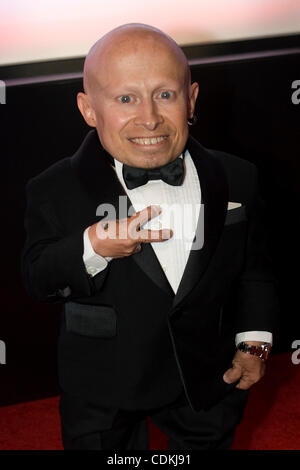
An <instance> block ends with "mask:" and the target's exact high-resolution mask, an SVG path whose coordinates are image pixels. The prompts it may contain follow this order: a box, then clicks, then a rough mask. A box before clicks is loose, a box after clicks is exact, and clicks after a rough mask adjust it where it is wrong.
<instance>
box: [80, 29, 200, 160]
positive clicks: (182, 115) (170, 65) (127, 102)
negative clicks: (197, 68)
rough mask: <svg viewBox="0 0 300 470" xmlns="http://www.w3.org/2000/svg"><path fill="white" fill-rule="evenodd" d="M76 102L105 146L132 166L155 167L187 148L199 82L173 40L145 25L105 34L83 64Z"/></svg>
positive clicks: (109, 151)
mask: <svg viewBox="0 0 300 470" xmlns="http://www.w3.org/2000/svg"><path fill="white" fill-rule="evenodd" d="M84 90H85V93H82V92H80V93H78V95H77V104H78V107H79V110H80V112H81V114H82V115H83V117H84V119H85V121H86V123H87V124H88V125H89V126H91V127H95V128H96V130H97V133H98V136H99V140H100V142H101V145H102V146H103V148H105V150H107V152H108V153H110V155H112V156H113V157H114V158H115V159H117V160H119V161H121V162H123V163H126V164H128V165H130V166H137V167H142V168H155V167H158V166H163V165H165V164H167V163H168V162H170V161H172V160H174V159H175V158H176V157H177V156H178V155H180V153H182V152H183V149H184V147H185V144H186V141H187V138H188V132H189V131H188V119H189V118H190V117H192V116H193V113H194V108H195V103H196V99H197V95H198V84H197V83H193V84H191V83H190V73H189V66H188V62H187V59H186V57H185V56H184V54H183V52H182V50H181V49H180V47H179V46H178V45H177V44H176V42H175V41H173V39H171V38H170V37H169V36H167V35H166V34H164V33H163V32H162V31H159V30H158V29H156V28H153V27H151V26H147V25H141V24H128V25H124V26H120V27H118V28H116V29H114V30H113V31H110V32H109V33H108V34H106V35H105V36H103V37H102V38H101V39H100V40H99V41H97V42H96V44H94V46H93V47H92V48H91V50H90V51H89V53H88V55H87V58H86V61H85V64H84Z"/></svg>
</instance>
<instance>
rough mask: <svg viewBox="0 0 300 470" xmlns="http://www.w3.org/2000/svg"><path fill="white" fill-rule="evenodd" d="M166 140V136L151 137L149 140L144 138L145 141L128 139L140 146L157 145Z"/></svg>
mask: <svg viewBox="0 0 300 470" xmlns="http://www.w3.org/2000/svg"><path fill="white" fill-rule="evenodd" d="M166 138H167V137H166V136H161V137H151V138H145V139H141V138H136V139H130V140H131V141H132V142H135V143H136V144H140V145H154V144H158V143H159V142H162V141H163V140H165V139H166Z"/></svg>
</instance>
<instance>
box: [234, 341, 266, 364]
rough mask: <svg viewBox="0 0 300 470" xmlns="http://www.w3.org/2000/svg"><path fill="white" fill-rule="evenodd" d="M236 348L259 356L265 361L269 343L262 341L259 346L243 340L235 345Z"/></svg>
mask: <svg viewBox="0 0 300 470" xmlns="http://www.w3.org/2000/svg"><path fill="white" fill-rule="evenodd" d="M237 349H238V350H239V351H242V352H244V353H247V354H251V355H252V356H256V357H259V358H260V359H261V360H262V361H266V360H267V359H268V357H269V356H270V353H271V344H270V343H263V344H261V345H259V346H255V345H253V344H247V343H245V342H244V341H243V342H241V343H239V344H238V345H237Z"/></svg>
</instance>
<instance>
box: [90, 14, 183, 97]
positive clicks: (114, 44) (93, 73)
mask: <svg viewBox="0 0 300 470" xmlns="http://www.w3.org/2000/svg"><path fill="white" fill-rule="evenodd" d="M138 51H144V52H145V54H150V53H151V55H153V54H159V53H162V52H163V51H164V52H167V54H168V55H169V56H170V58H171V57H172V59H173V60H174V62H176V63H177V64H178V65H179V67H181V69H182V73H183V74H184V81H185V83H186V86H188V85H189V84H190V69H189V64H188V61H187V59H186V57H185V55H184V53H183V52H182V50H181V48H180V47H179V46H178V44H177V43H176V42H175V41H174V40H173V39H172V38H171V37H170V36H168V35H167V34H165V33H164V32H163V31H161V30H159V29H157V28H155V27H153V26H149V25H145V24H139V23H131V24H125V25H122V26H119V27H117V28H115V29H113V30H112V31H110V32H108V33H107V34H105V35H104V36H103V37H102V38H100V39H99V40H98V41H97V42H96V43H95V44H94V45H93V46H92V47H91V49H90V51H89V52H88V54H87V56H86V59H85V63H84V70H83V86H84V90H85V93H87V94H93V92H94V90H95V86H98V85H99V76H100V77H101V69H102V68H105V67H106V65H107V62H108V61H112V60H119V58H120V57H125V55H128V54H130V53H135V52H138ZM149 60H151V57H149Z"/></svg>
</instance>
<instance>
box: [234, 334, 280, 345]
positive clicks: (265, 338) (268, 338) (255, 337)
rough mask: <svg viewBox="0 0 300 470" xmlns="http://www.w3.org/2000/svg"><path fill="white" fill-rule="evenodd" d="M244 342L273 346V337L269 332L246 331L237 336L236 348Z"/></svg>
mask: <svg viewBox="0 0 300 470" xmlns="http://www.w3.org/2000/svg"><path fill="white" fill-rule="evenodd" d="M243 341H262V342H263V343H271V344H273V335H272V333H270V332H269V331H244V332H243V333H238V334H237V335H236V336H235V344H236V346H237V345H238V344H239V343H241V342H243Z"/></svg>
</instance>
